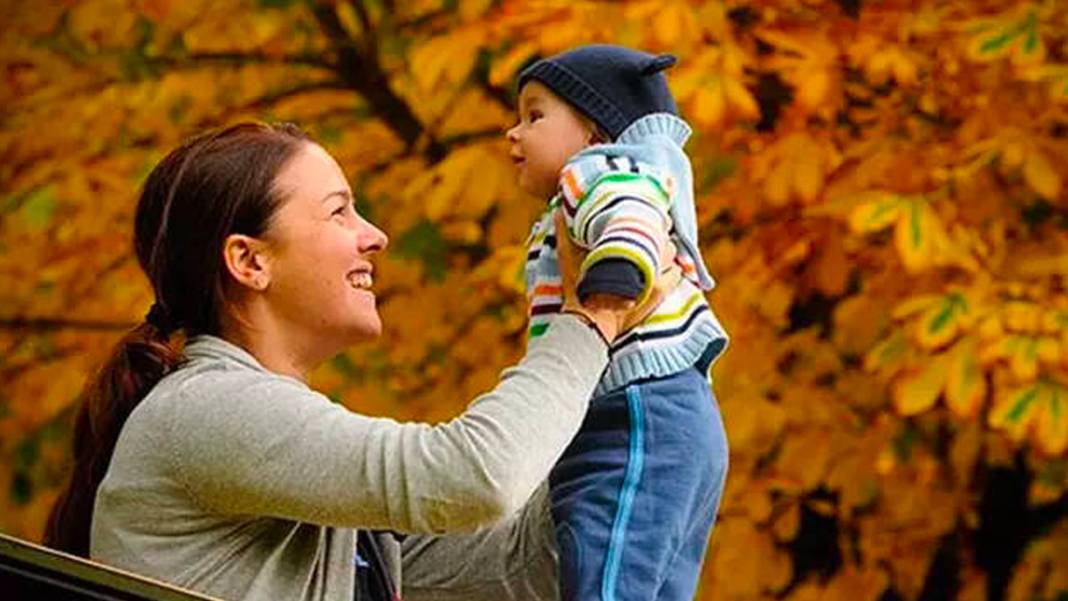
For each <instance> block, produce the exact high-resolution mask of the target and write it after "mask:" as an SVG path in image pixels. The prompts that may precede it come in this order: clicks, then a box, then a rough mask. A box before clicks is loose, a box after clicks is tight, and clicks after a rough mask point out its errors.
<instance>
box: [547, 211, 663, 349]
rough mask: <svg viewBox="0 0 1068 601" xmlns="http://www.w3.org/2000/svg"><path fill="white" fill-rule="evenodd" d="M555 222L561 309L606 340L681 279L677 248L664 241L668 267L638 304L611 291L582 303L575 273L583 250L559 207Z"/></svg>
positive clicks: (652, 306) (633, 322) (643, 315)
mask: <svg viewBox="0 0 1068 601" xmlns="http://www.w3.org/2000/svg"><path fill="white" fill-rule="evenodd" d="M553 219H554V221H555V223H556V253H557V257H558V262H559V264H560V284H561V288H563V297H564V302H563V306H562V307H561V309H560V311H561V312H562V313H575V314H577V315H580V316H582V317H584V318H585V319H586V320H588V321H589V322H591V323H592V324H593V325H594V326H596V328H597V330H598V331H599V332H600V333H601V336H603V337H604V339H605V341H607V342H609V343H611V342H612V341H613V340H615V339H616V338H617V337H618V336H619V335H620V334H622V333H624V332H626V331H628V330H630V329H631V328H633V327H634V326H636V325H638V324H639V323H641V322H642V321H643V320H644V319H645V318H646V317H648V316H649V315H650V314H651V313H652V312H653V311H654V310H656V308H657V307H658V306H660V302H661V301H662V300H664V297H665V296H666V295H667V294H668V293H669V292H671V291H672V290H674V289H675V287H676V286H678V284H679V280H681V279H682V270H681V269H679V266H678V265H676V264H675V253H676V252H677V249H676V248H675V245H674V244H672V243H670V242H669V243H668V244H666V245H664V249H663V254H662V255H661V257H660V264H661V265H667V266H668V268H667V269H665V270H664V271H662V272H661V273H660V276H659V277H658V278H657V280H656V282H654V284H653V290H652V292H651V293H650V294H649V296H648V298H646V299H645V301H644V302H642V303H641V304H640V305H639V304H637V303H636V302H635V301H633V300H629V299H625V298H621V297H618V296H613V295H610V294H592V295H590V296H589V297H587V299H586V303H585V304H583V303H581V302H580V301H579V299H578V291H577V286H578V282H577V281H576V280H577V279H578V274H579V272H580V271H581V268H582V259H583V256H584V253H581V252H580V251H578V250H577V249H576V248H575V244H574V243H573V242H572V241H571V238H570V237H569V236H568V235H567V224H566V223H565V222H564V214H563V213H562V212H561V210H560V209H558V210H557V211H556V215H554V216H553Z"/></svg>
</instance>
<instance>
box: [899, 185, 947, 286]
mask: <svg viewBox="0 0 1068 601" xmlns="http://www.w3.org/2000/svg"><path fill="white" fill-rule="evenodd" d="M944 239H945V231H944V230H943V228H942V224H941V222H940V221H939V220H938V217H937V216H936V215H935V213H934V211H933V210H932V209H931V207H930V206H928V204H927V202H926V201H925V200H923V199H920V198H917V199H911V200H909V201H908V202H907V203H906V204H905V206H904V207H903V211H902V215H901V216H900V218H899V219H898V221H897V226H896V227H895V228H894V246H895V247H896V248H897V251H898V255H899V256H900V257H901V262H902V263H903V264H904V265H905V268H906V269H907V270H909V271H910V272H918V271H922V270H924V269H927V268H928V267H930V266H932V265H934V264H935V263H936V260H937V259H939V258H940V257H939V256H938V250H939V249H940V247H941V245H942V244H943V243H944Z"/></svg>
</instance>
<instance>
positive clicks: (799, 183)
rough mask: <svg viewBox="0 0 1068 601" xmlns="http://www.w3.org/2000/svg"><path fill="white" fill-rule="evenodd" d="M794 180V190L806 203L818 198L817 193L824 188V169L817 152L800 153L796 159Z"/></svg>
mask: <svg viewBox="0 0 1068 601" xmlns="http://www.w3.org/2000/svg"><path fill="white" fill-rule="evenodd" d="M793 182H794V190H796V191H797V195H798V196H799V197H800V198H801V199H802V200H803V201H804V202H805V203H806V204H810V203H811V202H812V201H813V200H815V199H816V195H817V194H819V192H820V190H821V189H822V188H823V171H822V169H820V164H819V159H818V157H817V156H816V154H815V153H812V152H804V153H801V154H799V156H798V157H797V159H796V160H795V161H794V174H793Z"/></svg>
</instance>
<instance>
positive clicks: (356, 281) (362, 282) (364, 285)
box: [349, 271, 374, 290]
mask: <svg viewBox="0 0 1068 601" xmlns="http://www.w3.org/2000/svg"><path fill="white" fill-rule="evenodd" d="M373 284H374V279H373V278H372V277H371V274H370V273H368V272H366V271H358V272H354V273H350V274H349V286H352V287H353V288H356V289H357V290H370V288H371V286H372V285H373Z"/></svg>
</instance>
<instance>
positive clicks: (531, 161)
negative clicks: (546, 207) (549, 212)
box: [507, 80, 596, 198]
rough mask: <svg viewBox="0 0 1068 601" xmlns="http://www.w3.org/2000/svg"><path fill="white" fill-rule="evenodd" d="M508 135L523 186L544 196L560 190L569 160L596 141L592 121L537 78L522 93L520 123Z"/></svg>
mask: <svg viewBox="0 0 1068 601" xmlns="http://www.w3.org/2000/svg"><path fill="white" fill-rule="evenodd" d="M507 135H508V141H509V142H511V143H512V151H511V155H512V161H513V162H514V163H515V165H516V168H517V169H518V170H519V186H520V187H521V188H523V189H524V190H526V191H527V192H530V193H531V194H534V195H536V196H539V197H542V198H548V197H550V196H552V195H553V194H554V193H555V192H556V185H557V180H558V178H559V177H560V170H561V169H563V167H564V163H566V162H567V159H569V158H570V157H571V155H573V154H575V153H576V152H578V151H580V150H582V149H583V148H585V147H587V146H589V145H590V144H591V143H592V142H594V141H596V134H595V133H594V128H593V125H592V123H591V122H590V121H589V120H588V119H586V118H585V117H583V116H582V115H581V114H580V113H579V112H578V111H576V110H575V109H574V108H572V107H571V105H570V104H568V103H567V102H564V101H563V100H561V99H560V97H559V96H557V95H556V94H554V93H553V92H552V91H550V90H549V88H547V87H545V85H543V84H542V83H541V82H539V81H536V80H535V81H531V82H530V83H528V84H526V85H525V86H523V89H522V90H521V91H520V92H519V123H517V124H516V125H515V127H513V128H512V129H510V130H508V134H507Z"/></svg>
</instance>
